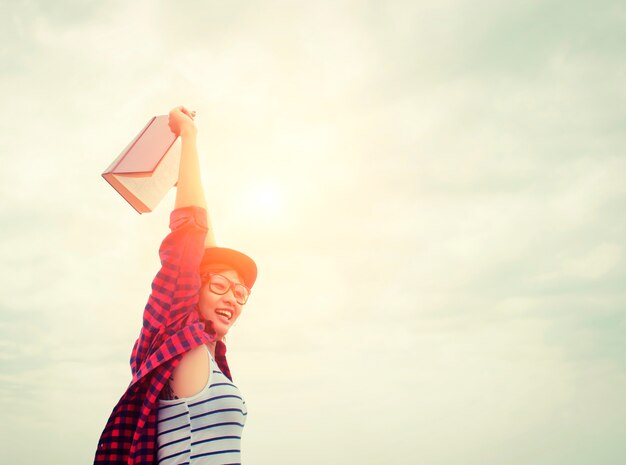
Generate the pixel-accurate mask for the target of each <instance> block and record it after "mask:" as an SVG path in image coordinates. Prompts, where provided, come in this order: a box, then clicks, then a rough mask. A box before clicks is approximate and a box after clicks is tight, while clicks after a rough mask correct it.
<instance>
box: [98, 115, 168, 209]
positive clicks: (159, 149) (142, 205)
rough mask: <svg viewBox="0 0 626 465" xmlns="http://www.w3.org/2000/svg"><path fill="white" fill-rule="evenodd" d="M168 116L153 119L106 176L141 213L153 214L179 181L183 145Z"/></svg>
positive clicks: (115, 161) (107, 171)
mask: <svg viewBox="0 0 626 465" xmlns="http://www.w3.org/2000/svg"><path fill="white" fill-rule="evenodd" d="M168 121H169V117H168V115H161V116H153V117H152V118H151V119H150V121H148V124H147V125H146V127H145V128H143V129H142V130H141V132H140V133H139V134H137V137H135V138H134V139H133V140H132V141H131V142H130V144H128V146H127V147H126V148H125V149H124V150H123V151H122V153H121V154H120V155H119V156H118V157H117V158H116V159H115V160H114V161H113V163H111V165H110V166H109V167H108V168H107V169H106V170H105V171H104V173H102V177H103V178H104V179H106V180H107V181H108V182H109V184H111V186H113V188H115V190H116V191H117V192H119V193H120V195H121V196H122V197H124V199H126V201H127V202H128V203H129V204H131V206H132V207H133V208H134V209H135V210H137V211H138V212H139V213H146V212H151V211H152V210H154V208H155V207H156V206H157V204H158V203H159V202H160V201H161V200H162V199H163V197H164V196H165V194H166V193H167V191H169V190H170V189H171V188H172V187H173V186H174V185H175V184H176V181H178V166H179V163H180V142H179V139H178V136H176V134H174V133H173V132H172V131H171V129H170V127H169V126H168Z"/></svg>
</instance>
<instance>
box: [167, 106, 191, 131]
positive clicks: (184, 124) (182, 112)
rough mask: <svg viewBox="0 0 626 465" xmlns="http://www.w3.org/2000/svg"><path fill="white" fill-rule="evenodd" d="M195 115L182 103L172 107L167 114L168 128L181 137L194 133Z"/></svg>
mask: <svg viewBox="0 0 626 465" xmlns="http://www.w3.org/2000/svg"><path fill="white" fill-rule="evenodd" d="M195 117H196V112H195V111H191V110H189V109H188V108H186V107H184V106H182V105H181V106H178V107H176V108H173V109H172V111H170V114H169V126H170V129H171V130H172V132H173V133H174V134H176V135H177V136H181V137H185V136H188V135H195V134H196V132H197V131H198V129H197V128H196V123H195V121H194V118H195Z"/></svg>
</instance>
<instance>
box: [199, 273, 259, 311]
mask: <svg viewBox="0 0 626 465" xmlns="http://www.w3.org/2000/svg"><path fill="white" fill-rule="evenodd" d="M213 276H219V277H221V278H224V279H225V280H226V281H228V287H227V288H226V290H225V291H224V292H217V291H215V289H213V283H212V282H211V277H213ZM202 282H203V284H208V285H209V290H210V291H211V292H212V293H213V294H216V295H225V294H228V292H229V291H230V290H231V289H232V291H233V297H234V298H235V301H236V302H237V303H238V304H239V305H245V304H246V302H248V299H249V298H250V293H251V291H250V288H249V287H248V286H246V285H245V284H242V283H236V282H234V281H231V280H230V279H228V278H227V277H226V276H224V275H223V274H220V273H208V274H205V275H202ZM237 286H241V287H243V288H244V289H245V290H246V298H245V299H244V301H243V302H240V301H239V300H238V299H237V294H236V293H235V288H236V287H237Z"/></svg>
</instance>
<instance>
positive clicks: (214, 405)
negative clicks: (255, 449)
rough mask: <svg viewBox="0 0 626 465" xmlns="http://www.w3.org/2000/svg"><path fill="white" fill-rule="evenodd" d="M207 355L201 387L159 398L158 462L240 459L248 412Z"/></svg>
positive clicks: (213, 464) (210, 464)
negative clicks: (208, 366) (186, 393)
mask: <svg viewBox="0 0 626 465" xmlns="http://www.w3.org/2000/svg"><path fill="white" fill-rule="evenodd" d="M205 347H206V346H205ZM207 352H208V348H207ZM209 356H210V357H211V371H210V373H209V380H208V381H207V384H206V386H205V387H204V389H202V391H200V392H199V393H198V394H196V395H194V396H192V397H185V398H180V399H174V400H163V399H159V411H158V422H157V444H158V446H157V459H158V462H157V463H158V464H159V465H183V464H196V463H197V464H200V463H201V464H203V465H223V464H240V463H241V433H242V430H243V426H244V424H245V422H246V415H247V414H248V411H247V408H246V403H245V401H244V400H243V399H242V397H241V393H240V392H239V389H237V387H236V386H235V385H234V384H233V383H232V382H231V381H230V380H229V379H228V378H227V377H226V376H225V375H224V374H223V373H222V371H221V370H220V369H219V367H218V366H217V363H215V360H213V357H212V356H211V353H210V352H209Z"/></svg>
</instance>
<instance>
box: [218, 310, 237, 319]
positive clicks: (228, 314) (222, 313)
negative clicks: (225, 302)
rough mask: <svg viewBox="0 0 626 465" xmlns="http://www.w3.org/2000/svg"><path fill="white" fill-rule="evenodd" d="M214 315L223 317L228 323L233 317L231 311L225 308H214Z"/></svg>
mask: <svg viewBox="0 0 626 465" xmlns="http://www.w3.org/2000/svg"><path fill="white" fill-rule="evenodd" d="M215 314H216V315H220V316H223V317H225V318H226V319H227V320H229V321H230V319H231V318H232V317H233V311H232V310H229V309H227V308H216V309H215Z"/></svg>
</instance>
